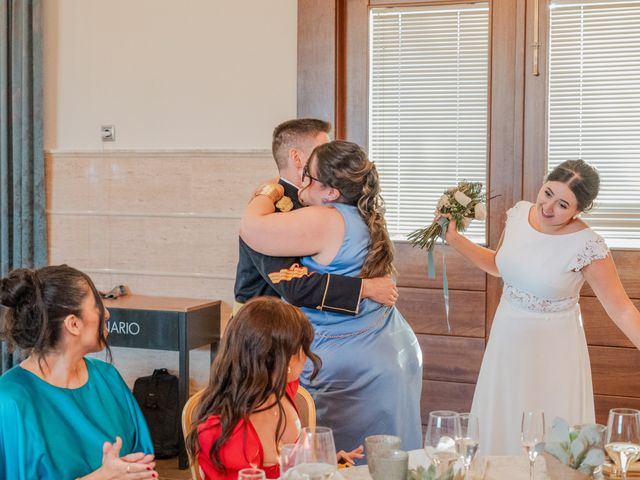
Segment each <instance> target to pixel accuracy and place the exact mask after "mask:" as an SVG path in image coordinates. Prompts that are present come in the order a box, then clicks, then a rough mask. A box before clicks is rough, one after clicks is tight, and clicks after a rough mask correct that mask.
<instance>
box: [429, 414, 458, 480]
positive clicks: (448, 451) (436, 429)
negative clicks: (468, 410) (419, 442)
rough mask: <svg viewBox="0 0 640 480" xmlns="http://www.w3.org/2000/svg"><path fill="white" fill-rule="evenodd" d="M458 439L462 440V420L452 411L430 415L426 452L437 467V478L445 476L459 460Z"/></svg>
mask: <svg viewBox="0 0 640 480" xmlns="http://www.w3.org/2000/svg"><path fill="white" fill-rule="evenodd" d="M456 438H460V418H459V415H458V414H457V413H456V412H452V411H450V410H436V411H433V412H430V413H429V423H428V424H427V433H426V435H425V439H424V451H425V453H426V454H427V457H428V458H429V459H430V460H431V462H432V463H433V464H434V466H435V467H436V472H437V476H438V477H439V476H441V475H444V474H445V473H446V472H448V471H449V469H450V468H452V467H453V464H454V463H455V462H456V460H457V459H458V454H457V453H456Z"/></svg>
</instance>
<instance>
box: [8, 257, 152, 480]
mask: <svg viewBox="0 0 640 480" xmlns="http://www.w3.org/2000/svg"><path fill="white" fill-rule="evenodd" d="M0 304H2V305H4V306H5V307H7V309H6V310H5V316H4V327H3V331H2V337H3V338H4V339H5V340H7V342H8V343H9V344H11V345H13V346H17V347H19V348H21V349H23V350H25V351H27V352H29V356H28V357H27V358H26V359H25V360H24V361H23V362H22V363H21V364H20V365H16V366H15V367H13V368H12V369H11V370H9V371H8V372H6V373H5V374H4V375H3V376H2V377H0V479H11V480H39V479H43V480H62V479H64V480H67V479H82V480H107V479H108V480H135V479H152V478H158V474H157V473H156V472H155V470H154V467H155V463H154V459H153V455H152V454H153V445H152V442H151V437H150V435H149V430H148V428H147V425H146V423H145V420H144V417H143V415H142V412H141V411H140V409H139V407H138V405H137V403H136V401H135V399H134V398H133V395H132V394H131V391H130V390H129V389H128V388H127V385H126V384H125V383H124V381H123V380H122V377H120V375H119V374H118V372H117V371H116V369H115V368H114V367H113V366H111V365H109V364H107V363H105V362H102V361H100V360H97V359H93V358H85V355H87V354H88V353H92V352H98V351H100V350H102V349H104V348H105V347H106V348H107V349H108V347H107V342H106V335H107V329H106V321H107V319H108V317H109V312H108V311H107V309H106V308H104V306H103V304H102V301H101V299H100V296H99V294H98V292H97V290H96V287H95V286H94V285H93V282H92V281H91V279H90V278H89V277H88V276H87V275H86V274H84V273H82V272H80V271H78V270H76V269H74V268H71V267H68V266H66V265H60V266H51V267H44V268H41V269H40V270H29V269H18V270H14V271H13V272H11V273H10V274H9V275H8V276H7V277H6V278H2V279H1V280H0Z"/></svg>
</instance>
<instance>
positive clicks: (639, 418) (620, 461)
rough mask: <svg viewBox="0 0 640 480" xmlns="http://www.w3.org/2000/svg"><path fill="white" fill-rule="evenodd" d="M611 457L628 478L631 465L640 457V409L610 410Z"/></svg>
mask: <svg viewBox="0 0 640 480" xmlns="http://www.w3.org/2000/svg"><path fill="white" fill-rule="evenodd" d="M604 448H605V450H606V451H607V453H608V454H609V457H611V459H612V460H613V461H614V463H615V464H616V467H617V468H618V469H619V470H620V471H621V472H622V478H624V480H627V471H628V470H629V467H630V466H631V465H632V464H633V463H634V462H635V461H637V460H638V459H639V458H640V411H639V410H634V409H631V408H614V409H611V410H609V421H608V422H607V440H606V443H605V445H604Z"/></svg>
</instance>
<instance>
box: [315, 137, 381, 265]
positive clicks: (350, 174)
mask: <svg viewBox="0 0 640 480" xmlns="http://www.w3.org/2000/svg"><path fill="white" fill-rule="evenodd" d="M314 156H315V158H316V159H317V162H316V169H317V174H318V180H319V181H320V182H322V183H324V184H325V185H327V186H330V187H333V188H335V189H337V190H338V191H339V192H340V194H341V197H342V201H343V202H344V203H346V204H349V205H355V206H357V207H358V212H359V213H360V216H361V217H362V218H363V220H364V221H365V223H366V224H367V226H368V227H369V234H370V236H371V239H370V241H369V253H368V254H367V258H366V259H365V261H364V264H363V265H362V269H361V271H360V276H362V277H382V276H384V275H389V274H391V273H393V271H394V269H393V256H394V248H393V243H392V242H391V239H390V238H389V232H388V231H387V224H386V222H385V219H384V201H383V200H382V197H381V196H380V178H379V177H378V171H377V170H376V166H375V164H374V163H373V162H371V161H369V159H368V158H367V154H366V153H365V152H364V150H362V148H360V147H359V146H358V145H356V144H355V143H351V142H345V141H343V140H335V141H333V142H329V143H325V144H323V145H320V146H318V147H316V148H315V150H314V151H313V153H312V154H311V157H310V159H309V161H311V159H313V157H314ZM339 201H340V200H339Z"/></svg>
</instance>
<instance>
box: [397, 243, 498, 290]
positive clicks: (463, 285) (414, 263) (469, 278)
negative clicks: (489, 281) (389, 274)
mask: <svg viewBox="0 0 640 480" xmlns="http://www.w3.org/2000/svg"><path fill="white" fill-rule="evenodd" d="M395 247H396V258H395V266H396V269H397V270H398V286H400V287H418V288H442V250H443V247H442V246H437V247H436V248H435V250H434V260H435V265H436V278H435V279H434V280H430V279H429V278H427V252H426V251H425V250H422V249H419V248H415V247H412V246H411V244H410V243H407V242H395ZM444 251H445V252H446V253H445V255H446V261H447V279H448V281H449V288H450V289H451V290H484V289H485V286H486V275H485V273H484V272H483V271H482V270H480V269H478V268H475V267H474V266H472V265H470V264H469V261H468V260H466V259H465V258H464V257H463V256H462V255H460V254H459V253H458V252H456V251H455V250H454V249H453V248H451V247H450V246H446V247H444Z"/></svg>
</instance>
